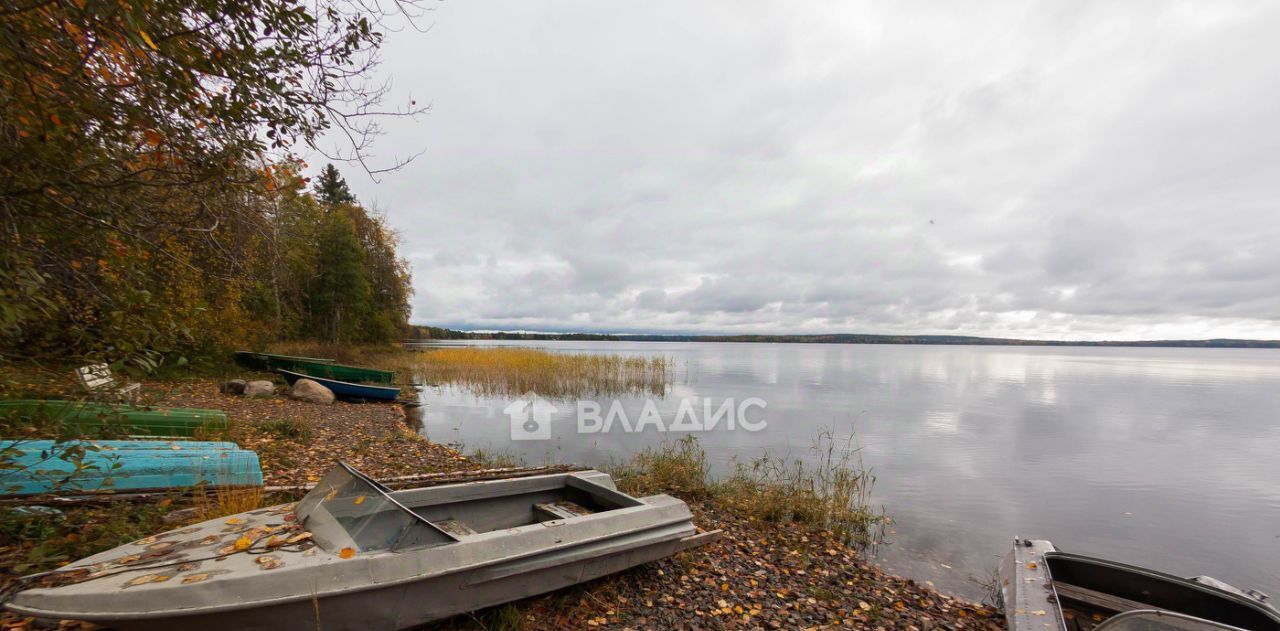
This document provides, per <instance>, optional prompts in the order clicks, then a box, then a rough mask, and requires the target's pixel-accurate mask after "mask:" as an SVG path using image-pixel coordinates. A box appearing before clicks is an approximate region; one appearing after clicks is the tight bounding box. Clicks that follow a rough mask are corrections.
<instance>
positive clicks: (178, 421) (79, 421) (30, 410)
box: [0, 399, 227, 437]
mask: <svg viewBox="0 0 1280 631" xmlns="http://www.w3.org/2000/svg"><path fill="white" fill-rule="evenodd" d="M0 418H5V419H7V420H8V421H10V422H11V424H12V423H13V422H14V421H19V420H20V421H22V422H23V423H25V424H29V425H36V426H40V425H42V424H45V423H52V424H56V425H57V426H58V427H59V428H60V429H61V430H65V431H69V432H80V433H91V432H94V431H97V430H101V429H103V428H107V427H111V428H112V429H113V430H116V431H118V432H119V433H120V434H124V435H133V436H187V437H193V436H195V435H196V434H198V433H201V432H203V433H206V434H211V433H217V432H223V431H225V430H226V429H227V415H226V413H225V412H223V411H222V410H208V409H201V408H174V407H161V406H145V405H133V404H130V403H116V404H106V403H96V402H92V401H64V400H59V399H11V400H7V401H0Z"/></svg>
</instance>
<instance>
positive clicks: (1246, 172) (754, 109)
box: [344, 0, 1280, 339]
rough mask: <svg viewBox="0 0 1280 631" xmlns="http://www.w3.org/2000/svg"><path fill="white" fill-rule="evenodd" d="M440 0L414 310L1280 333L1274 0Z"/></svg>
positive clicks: (361, 181) (400, 58) (425, 319)
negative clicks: (829, 0) (990, 0)
mask: <svg viewBox="0 0 1280 631" xmlns="http://www.w3.org/2000/svg"><path fill="white" fill-rule="evenodd" d="M432 6H434V7H435V10H434V11H433V12H432V13H431V14H430V16H429V18H428V21H429V22H431V23H432V24H433V26H432V28H431V30H430V31H429V32H427V33H419V32H415V31H413V30H406V31H403V32H398V33H391V34H390V35H389V38H388V42H387V45H386V48H385V54H384V59H385V64H384V66H383V67H382V69H381V70H382V72H383V73H384V74H386V75H387V76H389V77H391V79H392V80H393V82H394V91H393V97H394V98H393V101H395V100H397V99H398V100H399V101H404V100H407V99H408V98H409V97H413V98H416V99H418V100H419V101H427V102H430V103H431V104H432V110H431V112H430V113H429V114H428V115H426V116H424V117H422V118H420V119H419V120H418V121H416V122H412V121H407V120H399V121H389V122H388V123H387V124H386V125H385V128H386V130H387V131H388V133H387V135H386V136H385V137H383V138H382V139H381V140H380V141H379V143H378V145H377V147H376V151H377V153H378V155H379V156H380V157H381V158H383V159H389V158H390V157H391V156H393V155H396V154H399V155H405V154H409V153H413V152H415V151H419V150H423V151H425V153H423V154H422V155H421V156H420V157H418V158H417V159H416V160H415V161H413V162H412V163H411V164H410V165H409V166H407V167H406V168H405V169H404V170H402V171H400V172H398V173H394V174H390V175H386V176H383V177H381V181H380V182H378V183H375V182H373V181H371V180H370V179H369V178H368V177H367V176H365V175H363V174H362V173H359V172H358V171H357V170H356V169H355V168H352V167H349V166H348V167H344V171H345V173H346V174H347V177H348V180H349V181H350V183H351V185H352V187H353V189H354V190H355V192H356V194H357V195H358V196H359V197H360V199H361V200H362V201H364V202H366V203H367V204H372V205H375V206H376V207H378V208H379V209H381V210H383V211H385V212H386V213H387V215H388V216H389V218H390V220H391V223H392V224H393V225H394V226H395V227H396V228H398V229H399V230H400V231H401V232H402V235H403V239H404V243H403V246H402V251H403V253H404V254H405V256H406V257H407V258H408V259H409V261H410V262H411V264H412V266H413V273H414V288H415V291H416V295H415V297H414V310H413V318H412V320H413V322H415V323H420V324H434V325H444V326H453V327H463V328H482V329H524V330H554V331H564V330H580V331H632V332H635V331H645V332H648V331H655V332H761V333H825V332H863V333H946V334H972V335H996V336H1013V337H1027V338H1062V339H1117V338H1126V339H1129V338H1169V337H1191V338H1201V337H1253V338H1272V339H1274V338H1280V215H1278V214H1277V211H1278V210H1280V36H1278V35H1277V33H1280V2H1274V1H1266V2H1223V1H1219V0H1204V1H1201V2H1194V3H1191V2H1188V3H1178V2H1150V3H1145V2H1136V1H1135V2H1097V3H1089V2H1081V1H1079V0H1068V1H1063V2H1039V3H1032V2H1008V3H975V2H936V3H911V2H898V1H894V2H883V3H872V2H832V3H820V2H776V3H761V2H741V1H732V2H602V1H599V0H592V1H589V2H567V1H559V0H557V1H554V2H542V1H531V0H518V1H513V2H490V1H469V2H461V1H456V0H450V1H446V2H441V3H438V4H433V5H432Z"/></svg>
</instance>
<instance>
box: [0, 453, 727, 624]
mask: <svg viewBox="0 0 1280 631" xmlns="http://www.w3.org/2000/svg"><path fill="white" fill-rule="evenodd" d="M718 535H719V531H713V532H707V533H698V532H697V530H696V529H695V527H694V526H693V523H692V514H691V513H690V512H689V508H688V506H686V505H685V503H684V502H682V501H680V500H678V499H676V498H673V497H670V496H666V495H656V496H651V497H644V498H635V497H632V496H630V495H627V494H624V493H621V492H619V491H618V490H617V489H616V488H615V487H614V485H613V481H612V480H611V479H610V478H609V476H608V475H606V474H603V473H600V472H598V471H582V472H573V473H559V474H550V475H539V476H531V477H524V478H515V479H503V480H488V481H481V482H467V483H462V484H448V485H441V486H434V487H426V488H415V489H406V490H401V491H394V492H392V491H389V490H388V489H387V488H386V487H384V486H382V485H381V484H378V483H377V482H375V481H373V480H370V479H369V478H367V477H365V476H364V475H363V474H361V473H359V472H358V471H356V470H354V469H352V468H351V467H349V466H347V465H340V466H339V467H338V468H337V469H334V470H333V471H331V472H330V473H329V474H328V475H326V476H325V477H324V479H323V480H321V482H320V483H319V484H318V485H317V486H316V487H315V488H314V489H313V490H311V492H310V493H308V494H307V496H306V497H304V498H303V499H302V501H300V502H298V503H297V505H296V506H295V505H283V506H276V507H272V508H267V509H260V510H255V511H250V512H247V513H241V514H238V515H232V516H228V517H222V518H219V519H215V520H211V521H207V522H203V523H200V524H197V525H195V526H191V527H189V528H183V529H181V530H176V531H171V532H167V533H163V534H159V535H155V536H153V537H147V538H146V539H143V540H141V541H137V542H134V543H132V544H128V545H125V546H121V547H119V548H116V549H114V550H110V551H107V552H103V553H101V554H97V555H94V556H92V557H89V558H86V559H83V560H81V561H77V562H76V563H73V564H71V565H69V566H66V567H65V568H62V569H60V570H57V571H56V572H54V573H51V574H49V575H45V576H42V577H39V578H33V577H29V578H28V579H26V582H25V584H24V587H25V590H24V591H21V592H20V593H17V594H16V595H15V596H14V597H13V598H12V600H11V601H10V602H8V603H7V604H6V605H5V606H6V607H7V608H9V609H11V610H13V611H15V612H18V613H20V614H23V615H29V616H36V617H40V618H64V619H76V620H87V621H90V622H94V623H98V624H103V625H107V626H110V627H111V628H115V629H120V630H122V631H129V630H166V631H167V630H172V629H188V630H193V631H199V630H214V629H216V630H218V631H222V630H225V629H256V630H266V629H314V628H317V627H322V628H324V629H326V631H340V630H343V629H351V630H354V629H362V630H364V629H369V630H387V631H390V630H393V629H403V628H406V627H412V626H415V625H419V624H423V623H426V622H430V621H433V620H439V619H443V618H448V617H451V616H454V615H457V614H460V613H464V612H467V611H472V610H475V609H479V608H482V607H487V606H491V605H495V604H500V603H503V602H508V601H511V600H516V599H519V598H524V597H527V596H532V595H536V594H540V593H545V592H548V591H552V590H555V589H559V588H561V587H565V586H568V585H573V584H575V583H579V582H582V581H587V580H591V579H594V578H598V577H600V576H604V575H606V574H610V573H613V572H617V571H620V570H623V569H626V568H628V567H632V566H635V565H639V564H642V563H646V562H649V561H654V560H657V559H660V558H663V557H665V556H668V555H671V554H674V553H676V552H679V551H681V550H684V549H687V548H690V547H693V546H697V545H700V544H703V543H706V542H709V541H711V540H713V539H714V538H716V537H717V536H718Z"/></svg>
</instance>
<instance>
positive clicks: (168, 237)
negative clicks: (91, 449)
mask: <svg viewBox="0 0 1280 631" xmlns="http://www.w3.org/2000/svg"><path fill="white" fill-rule="evenodd" d="M411 6H412V4H411V3H410V4H406V3H397V4H395V5H394V6H393V7H392V12H398V11H403V10H405V8H406V7H411ZM388 15H389V14H388V13H384V12H382V11H381V10H380V9H379V7H378V6H377V5H376V4H375V3H359V4H350V3H346V2H342V1H339V0H332V1H330V0H321V1H319V2H306V3H303V2H295V1H292V0H14V1H11V2H5V3H3V6H2V7H0V112H2V114H0V222H2V223H3V225H0V355H3V356H4V357H6V358H9V359H15V358H17V359H21V358H40V357H49V356H56V357H58V358H63V359H71V360H79V359H88V360H99V359H106V360H108V361H112V362H117V363H128V364H133V365H137V366H142V367H155V366H156V365H159V364H160V363H162V362H164V361H176V360H178V358H183V357H190V356H199V355H200V354H201V353H209V352H213V351H217V350H221V349H227V348H231V347H233V346H241V345H249V344H252V343H253V342H254V341H256V340H261V339H265V338H275V337H282V336H314V337H318V338H324V339H343V338H355V337H360V338H366V339H386V338H388V337H389V336H391V335H393V334H394V333H395V330H396V328H397V327H398V326H400V325H402V324H403V321H404V318H403V315H404V310H405V303H404V300H406V299H407V276H406V275H405V272H404V267H403V265H402V264H401V263H399V261H398V259H396V257H395V254H394V241H395V239H394V235H392V234H391V233H390V231H388V230H387V228H386V226H385V225H384V224H383V223H382V221H381V220H380V219H379V218H378V217H376V216H374V215H371V214H370V213H368V212H366V211H365V210H364V209H362V208H361V207H360V206H359V205H358V204H357V203H356V202H355V199H354V198H351V199H349V200H342V201H340V202H334V203H329V202H325V201H320V200H317V199H316V198H315V196H313V195H312V194H310V193H308V192H307V191H306V184H307V183H306V180H305V179H304V178H303V176H302V173H303V171H304V170H305V167H304V165H303V164H302V163H301V162H300V161H299V160H297V159H296V158H294V157H293V155H294V151H295V150H299V149H301V148H304V147H308V146H315V145H316V141H317V140H318V139H319V138H320V137H321V136H322V134H325V133H326V132H330V131H332V132H336V133H337V135H338V136H340V137H343V138H346V139H349V152H348V154H347V155H346V156H345V157H353V158H356V159H357V160H359V159H360V158H362V156H363V154H362V150H363V149H364V148H365V147H366V146H367V143H368V141H369V139H370V138H371V136H372V135H373V134H375V133H376V125H375V123H374V122H373V119H372V118H370V117H371V116H374V115H375V114H377V113H379V112H380V108H377V107H376V105H377V104H378V102H379V100H380V99H381V97H382V96H383V92H382V91H381V90H379V89H376V88H374V89H370V88H369V87H368V86H367V84H366V83H365V81H366V78H367V77H368V73H369V70H370V69H371V68H372V67H373V62H374V54H375V52H376V50H377V48H378V46H379V44H380V43H381V37H382V36H381V34H380V33H379V32H378V25H379V24H380V23H381V21H382V20H383V19H384V18H386V17H388ZM406 113H412V110H409V111H407V112H406ZM344 235H347V236H349V237H350V238H346V237H345V236H344ZM323 239H329V240H330V241H335V240H339V241H345V243H346V247H347V249H346V252H347V254H348V255H349V256H347V258H346V259H345V260H343V261H340V262H339V263H341V265H342V266H345V267H344V268H343V270H341V273H339V272H334V271H330V272H326V271H325V270H324V269H323V268H322V267H321V266H323V265H324V264H325V263H326V261H324V260H322V259H323V256H322V254H323V245H324V243H322V242H321V240H323ZM353 266H354V268H358V269H357V270H356V274H355V276H358V277H360V278H361V279H364V280H365V282H366V285H365V286H364V287H360V286H359V283H356V287H355V290H356V294H357V297H356V298H355V299H354V300H352V299H348V298H346V297H339V298H336V299H335V298H333V296H329V297H328V298H329V300H328V302H324V301H323V300H322V301H321V302H320V303H316V304H313V303H312V302H311V301H312V297H311V296H308V295H307V293H306V292H308V291H310V290H312V289H315V287H316V283H318V282H323V281H324V280H326V279H332V278H333V277H335V275H337V276H341V275H343V274H345V275H346V276H345V277H347V278H351V277H352V276H351V270H352V269H353ZM375 268H376V269H375ZM326 273H328V276H326ZM290 283H292V284H290ZM368 283H373V284H368ZM377 283H390V284H394V285H395V287H391V288H389V289H388V288H387V287H381V286H378V285H377ZM397 300H399V301H400V302H399V303H398V304H390V303H392V302H395V301H397ZM373 303H377V305H376V306H370V305H372V304H373ZM353 305H354V306H353ZM318 308H322V309H326V312H325V315H323V316H319V315H317V314H315V313H313V312H312V309H318ZM335 314H338V315H335ZM335 318H336V319H338V320H339V323H338V324H335V323H334V320H335ZM362 321H364V322H367V323H369V326H364V325H363V324H364V322H362Z"/></svg>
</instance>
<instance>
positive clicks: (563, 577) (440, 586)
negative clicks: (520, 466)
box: [10, 531, 719, 631]
mask: <svg viewBox="0 0 1280 631" xmlns="http://www.w3.org/2000/svg"><path fill="white" fill-rule="evenodd" d="M718 536H719V532H718V531H717V532H713V533H702V534H700V535H688V536H685V537H681V538H679V539H674V540H668V541H659V542H655V543H651V544H648V545H643V546H640V547H635V548H632V549H629V550H627V551H626V552H625V553H619V554H613V555H610V556H606V557H603V558H585V559H580V560H573V561H566V562H563V563H559V564H555V565H551V566H548V567H543V568H539V569H530V570H529V571H519V570H520V568H518V567H516V566H515V564H512V566H511V567H498V568H491V569H490V571H492V570H498V571H504V570H509V571H511V573H510V574H509V575H507V576H503V577H501V578H497V579H492V580H485V575H484V574H483V573H481V572H465V573H460V574H453V575H448V576H442V577H436V578H429V579H424V580H422V581H416V582H412V583H406V584H400V585H393V586H390V587H385V588H381V589H373V590H369V591H363V592H354V593H348V594H342V595H337V596H327V597H322V598H317V599H314V600H296V601H291V602H285V603H279V604H275V605H264V606H258V607H252V608H247V609H241V610H238V611H222V612H214V613H206V614H202V615H192V616H166V617H163V618H115V619H111V618H95V622H97V623H98V624H106V625H109V626H110V628H112V629H117V630H118V631H173V630H174V629H183V630H184V631H291V630H297V631H304V630H305V631H314V630H315V629H324V630H325V631H399V630H401V629H411V628H414V627H417V626H420V625H423V624H427V623H430V622H435V621H439V620H445V619H448V618H452V617H454V616H457V615H461V614H464V613H467V612H470V611H476V610H479V609H483V608H485V607H492V606H495V605H500V604H503V603H507V602H511V601H513V600H518V599H521V598H528V597H532V596H538V595H540V594H545V593H549V592H553V591H555V590H558V589H563V588H565V587H569V586H571V585H576V584H578V583H581V582H584V581H589V580H593V579H597V578H601V577H603V576H608V575H609V574H614V573H616V572H621V571H623V570H627V569H630V568H632V567H635V566H638V565H643V564H645V563H650V562H653V561H657V560H660V559H663V558H666V557H668V556H671V555H672V554H676V553H678V552H681V551H683V550H687V549H689V548H692V547H696V546H699V545H703V544H704V543H707V542H708V541H709V540H711V539H714V538H716V537H718ZM442 594H448V595H449V597H448V598H441V595H442ZM10 609H13V610H15V611H17V612H19V613H24V614H26V615H30V616H35V617H37V618H41V617H47V616H48V614H47V613H45V612H40V611H38V610H31V609H24V608H21V607H13V606H10Z"/></svg>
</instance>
